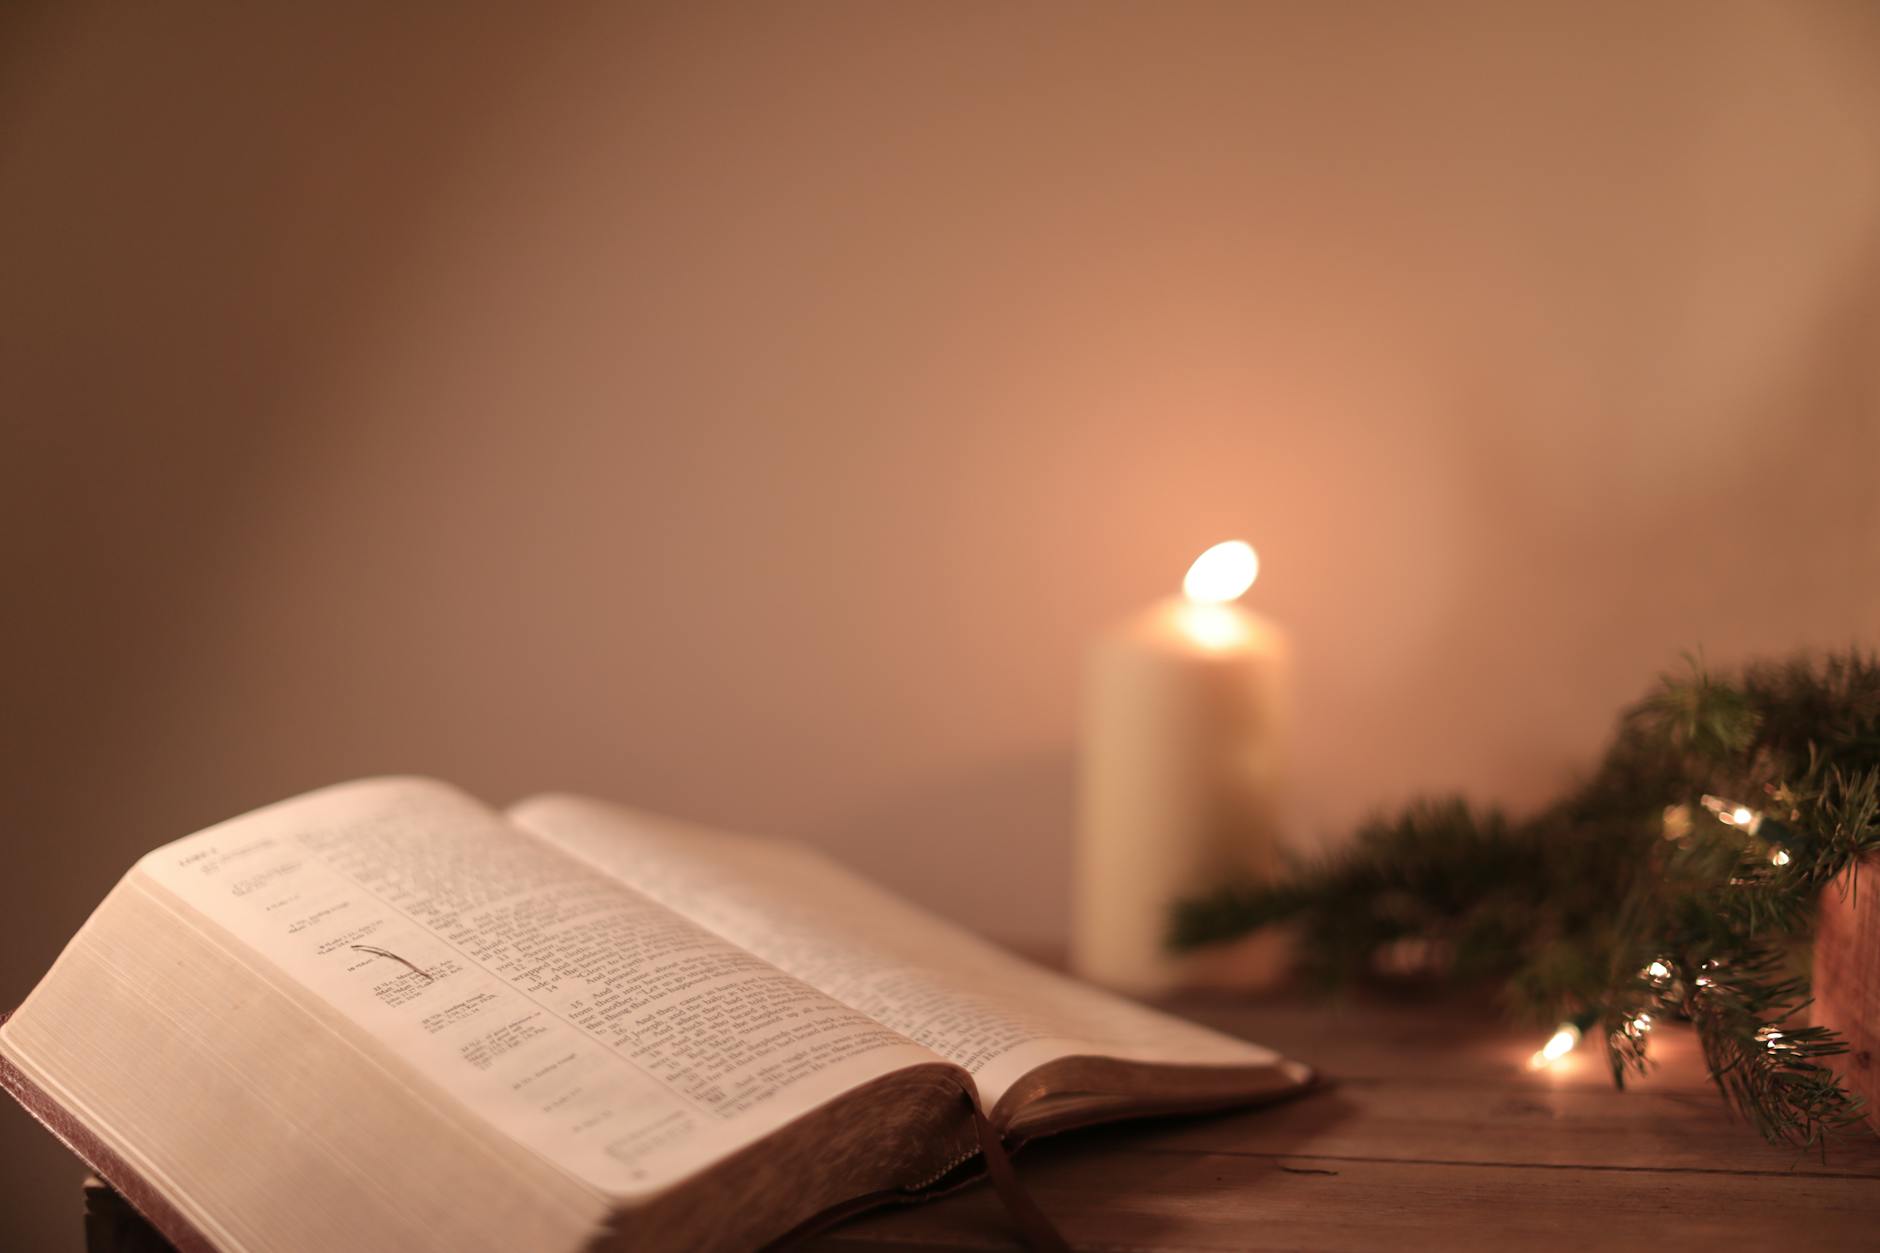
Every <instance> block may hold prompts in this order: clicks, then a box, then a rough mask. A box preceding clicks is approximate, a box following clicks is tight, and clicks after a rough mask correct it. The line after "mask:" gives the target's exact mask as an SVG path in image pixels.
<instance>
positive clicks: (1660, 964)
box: [1645, 957, 1671, 979]
mask: <svg viewBox="0 0 1880 1253" xmlns="http://www.w3.org/2000/svg"><path fill="white" fill-rule="evenodd" d="M1645 973H1646V974H1647V975H1648V976H1650V977H1651V978H1653V979H1669V978H1670V977H1671V967H1670V966H1668V965H1666V964H1665V961H1664V959H1663V958H1662V957H1661V958H1659V959H1658V960H1656V961H1654V962H1653V963H1652V964H1651V965H1649V966H1647V967H1645Z"/></svg>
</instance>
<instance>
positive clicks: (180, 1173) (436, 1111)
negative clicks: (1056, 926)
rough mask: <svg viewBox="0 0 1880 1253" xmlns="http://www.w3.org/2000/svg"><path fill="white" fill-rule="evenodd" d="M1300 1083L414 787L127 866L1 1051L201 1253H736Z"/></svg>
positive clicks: (870, 919)
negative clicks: (1057, 1136) (1030, 1147)
mask: <svg viewBox="0 0 1880 1253" xmlns="http://www.w3.org/2000/svg"><path fill="white" fill-rule="evenodd" d="M1309 1079H1310V1073H1309V1071H1308V1070H1307V1069H1306V1068H1305V1067H1304V1066H1301V1065H1299V1064H1298V1063H1296V1062H1292V1061H1289V1060H1287V1059H1285V1058H1283V1057H1280V1056H1278V1055H1276V1054H1275V1053H1273V1052H1271V1051H1269V1050H1267V1049H1264V1048H1261V1047H1259V1046H1257V1045H1254V1044H1250V1043H1246V1042H1243V1041H1240V1040H1236V1039H1232V1038H1229V1037H1227V1036H1224V1035H1220V1034H1216V1033H1214V1032H1212V1031H1209V1030H1206V1029H1204V1028H1202V1027H1199V1026H1196V1025H1193V1024H1190V1023H1187V1022H1184V1021H1181V1020H1179V1019H1176V1018H1173V1017H1171V1016H1168V1015H1164V1014H1161V1013H1158V1012H1156V1011H1154V1010H1151V1009H1148V1008H1145V1007H1143V1006H1140V1005H1136V1004H1133V1003H1131V1002H1128V1001H1124V1000H1121V999H1118V998H1116V997H1112V996H1110V995H1108V994H1106V993H1103V992H1099V991H1097V990H1095V989H1092V988H1089V987H1086V986H1084V985H1081V984H1079V983H1077V982H1075V981H1073V980H1070V979H1067V978H1064V977H1061V976H1059V975H1057V974H1054V973H1052V972H1050V971H1047V970H1044V969H1042V968H1039V967H1037V966H1034V965H1031V964H1029V963H1027V962H1024V961H1022V960H1020V959H1018V958H1016V957H1013V956H1011V955H1009V954H1007V953H1005V952H1003V951H1002V950H1000V949H998V948H995V947H994V946H992V945H990V944H988V943H986V942H985V941H983V940H981V939H979V938H978V937H976V936H974V935H972V934H970V933H968V932H966V931H964V930H962V929H960V928H957V927H955V926H952V925H950V924H948V923H945V922H943V921H941V920H940V919H938V918H935V917H933V916H932V915H929V914H927V913H924V912H922V911H921V910H919V909H917V908H915V907H914V906H912V905H909V904H907V903H906V902H904V901H902V900H900V899H898V898H896V897H894V896H892V895H890V894H889V893H887V892H885V891H883V890H881V889H879V888H877V887H875V886H873V885H872V884H869V883H867V882H866V881H864V880H862V879H860V878H858V877H856V876H853V875H851V874H850V873H848V872H847V871H845V870H843V869H842V868H841V867H839V866H838V865H836V864H835V863H833V862H831V861H828V860H825V859H824V858H822V857H821V856H819V855H817V854H815V853H813V852H811V851H810V850H808V849H806V848H802V847H799V846H796V845H792V844H790V843H787V842H783V841H774V840H765V839H759V838H754V837H746V836H739V835H732V834H727V833H723V832H718V831H713V830H707V829H704V828H700V827H696V826H692V825H688V824H685V823H681V822H677V821H673V820H670V819H665V818H660V817H655V816H652V815H648V814H642V813H638V812H634V811H631V810H628V809H623V808H619V807H616V806H613V805H609V804H605V803H602V802H599V801H594V800H588V799H583V798H578V797H572V796H545V797H538V798H534V799H530V800H526V801H524V802H522V803H520V804H518V805H516V806H513V807H512V808H510V809H509V810H507V811H499V810H496V809H493V808H490V807H488V806H486V805H484V804H483V803H481V802H480V801H478V800H476V799H474V798H472V797H470V796H468V795H467V794H465V793H463V792H461V791H459V790H457V789H455V788H452V787H450V786H448V785H446V784H442V783H438V782H434V781H430V780H424V779H410V778H396V779H371V780H364V781H360V782H355V783H347V784H341V785H338V786H335V787H331V788H326V789H323V790H321V791H317V792H313V793H309V794H307V795H304V796H301V797H298V798H295V799H293V800H288V801H283V802H281V803H279V804H276V805H273V806H270V807H267V808H265V809H261V810H257V811H255V812H253V813H251V814H247V815H245V816H243V817H240V818H235V819H232V820H230V821H228V822H225V823H222V824H220V825H218V826H214V827H211V828H209V829H207V830H205V831H201V832H199V833H197V834H195V835H191V836H188V837H186V838H184V839H181V840H178V841H176V842H174V843H171V844H167V845H164V846H163V847H161V848H158V849H156V850H155V851H153V852H151V853H149V854H147V855H145V856H144V857H143V858H142V859H141V860H140V861H139V862H138V863H137V864H136V866H135V867H134V868H133V869H132V870H131V871H130V873H129V874H127V875H126V876H125V877H124V878H123V880H122V881H120V882H119V883H118V885H117V886H116V887H115V888H113V889H112V891H111V892H110V894H109V895H108V896H107V897H106V898H105V900H104V902H103V903H102V904H101V905H99V907H98V908H97V910H96V911H95V912H94V913H93V914H92V916H91V918H90V919H89V920H88V921H87V922H86V923H85V925H84V926H83V927H82V928H81V929H80V930H79V932H78V934H77V935H76V936H75V937H74V938H73V939H72V940H71V942H70V943H69V944H68V945H67V946H66V948H65V950H64V952H63V953H62V954H61V955H60V957H59V958H58V960H57V962H56V963H55V964H54V965H53V967H52V969H51V971H50V972H48V973H47V974H46V976H45V977H44V978H43V979H42V980H41V981H40V983H39V984H38V986H37V987H36V988H34V990H33V991H32V992H31V994H30V995H29V996H28V997H27V998H26V1000H25V1002H24V1003H23V1004H22V1005H21V1006H20V1007H19V1009H18V1010H16V1011H15V1012H14V1013H13V1014H12V1015H11V1016H10V1017H9V1018H8V1019H7V1020H6V1021H5V1023H4V1024H3V1025H0V1083H4V1086H5V1087H6V1088H7V1090H8V1091H9V1092H11V1093H12V1094H13V1095H14V1096H15V1097H16V1098H18V1099H19V1100H20V1101H21V1103H23V1104H24V1105H26V1106H27V1108H28V1109H29V1110H31V1111H32V1112H33V1113H34V1114H35V1115H36V1116H38V1117H39V1118H40V1119H41V1120H42V1121H44V1122H45V1123H46V1124H47V1126H48V1127H49V1128H51V1130H52V1131H54V1132H55V1133H56V1134H57V1135H59V1136H60V1137H61V1138H62V1139H64V1140H65V1141H66V1142H67V1144H69V1145H70V1146H71V1147H72V1148H73V1149H75V1150H76V1151H77V1152H78V1153H79V1155H80V1156H82V1157H84V1158H85V1159H86V1161H87V1162H88V1163H89V1164H90V1166H91V1168H92V1169H93V1170H95V1171H96V1172H97V1173H98V1174H100V1175H101V1176H103V1177H104V1178H105V1179H106V1180H108V1181H109V1182H110V1184H111V1185H112V1186H113V1187H114V1188H115V1189H117V1191H119V1192H120V1193H122V1194H123V1195H124V1196H125V1197H126V1199H128V1200H129V1202H130V1203H131V1204H132V1205H134V1206H135V1207H136V1208H137V1209H138V1210H139V1211H140V1212H141V1213H142V1214H144V1216H145V1217H146V1218H147V1219H149V1220H150V1222H151V1223H152V1224H153V1225H154V1226H155V1227H156V1228H157V1229H158V1230H159V1231H161V1232H162V1233H163V1235H164V1236H165V1238H167V1239H168V1240H169V1241H170V1242H171V1243H172V1244H174V1245H175V1246H176V1247H177V1248H178V1249H180V1250H184V1251H185V1253H194V1251H196V1250H221V1251H227V1250H244V1251H247V1250H255V1251H260V1250H289V1249H348V1250H358V1251H361V1253H373V1251H380V1250H383V1251H387V1253H389V1251H391V1250H409V1249H421V1248H438V1249H452V1250H488V1251H489V1253H509V1251H513V1250H516V1249H541V1250H570V1251H572V1250H580V1249H613V1248H618V1249H629V1248H631V1249H647V1248H675V1249H680V1248H682V1249H735V1248H749V1247H753V1246H756V1245H760V1244H763V1243H765V1242H768V1241H771V1240H775V1239H778V1238H780V1237H783V1236H785V1235H787V1234H789V1233H792V1232H798V1231H802V1230H805V1229H808V1228H809V1227H811V1226H813V1225H814V1224H817V1223H819V1222H823V1221H829V1220H831V1219H832V1218H833V1217H835V1216H840V1215H843V1214H846V1213H850V1212H854V1211H855V1210H857V1209H860V1208H863V1207H866V1206H869V1205H875V1204H884V1203H890V1202H895V1201H915V1200H919V1199H921V1198H923V1197H926V1196H931V1195H934V1194H937V1193H939V1192H941V1191H944V1190H947V1189H949V1188H952V1187H956V1186H959V1185H960V1184H963V1183H965V1182H968V1181H970V1180H972V1179H974V1178H977V1177H978V1176H979V1175H981V1174H982V1173H985V1172H986V1171H988V1170H991V1171H994V1172H998V1171H1008V1170H1009V1167H1007V1166H1006V1165H1005V1161H1004V1153H1005V1151H1007V1150H1009V1149H1011V1148H1015V1147H1016V1146H1018V1145H1019V1144H1021V1143H1023V1142H1024V1141H1025V1140H1027V1139H1029V1138H1032V1137H1035V1136H1040V1135H1045V1134H1049V1133H1053V1132H1058V1131H1063V1130H1067V1129H1070V1128H1074V1127H1079V1126H1083V1125H1086V1124H1090V1123H1095V1122H1100V1121H1104V1120H1108V1119H1115V1118H1123V1117H1133V1116H1139V1115H1145V1114H1152V1113H1168V1112H1177V1111H1185V1110H1203V1109H1215V1108H1223V1107H1228V1106H1233V1105H1238V1104H1252V1103H1257V1102H1261V1101H1265V1100H1271V1099H1275V1098H1277V1097H1280V1096H1284V1095H1287V1094H1290V1093H1292V1092H1296V1091H1298V1090H1300V1089H1301V1088H1302V1087H1303V1086H1304V1085H1305V1084H1306V1083H1307V1082H1308V1081H1309Z"/></svg>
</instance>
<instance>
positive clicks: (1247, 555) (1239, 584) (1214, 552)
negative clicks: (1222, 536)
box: [1182, 539, 1260, 605]
mask: <svg viewBox="0 0 1880 1253" xmlns="http://www.w3.org/2000/svg"><path fill="white" fill-rule="evenodd" d="M1259 575H1260V557H1259V554H1258V553H1255V552H1254V551H1253V546H1252V545H1251V544H1249V543H1247V542H1246V541H1245V540H1237V539H1230V540H1228V541H1226V542H1225V543H1222V544H1216V545H1215V546H1214V547H1212V548H1210V549H1208V551H1206V552H1204V553H1202V554H1201V555H1200V556H1199V557H1196V558H1195V564H1194V565H1192V566H1189V567H1188V575H1187V577H1186V578H1184V579H1183V580H1182V592H1183V594H1184V595H1186V596H1187V597H1188V599H1189V600H1192V601H1194V602H1196V603H1197V604H1202V605H1225V604H1226V603H1227V602H1228V601H1230V600H1237V599H1239V598H1240V596H1241V594H1242V593H1244V592H1245V591H1246V590H1247V589H1248V588H1250V587H1252V586H1253V581H1254V579H1256V578H1258V577H1259Z"/></svg>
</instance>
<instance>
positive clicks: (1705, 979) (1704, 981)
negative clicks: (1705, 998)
mask: <svg viewBox="0 0 1880 1253" xmlns="http://www.w3.org/2000/svg"><path fill="white" fill-rule="evenodd" d="M1697 986H1698V987H1700V988H1707V987H1709V986H1710V976H1709V975H1699V976H1697Z"/></svg>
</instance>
